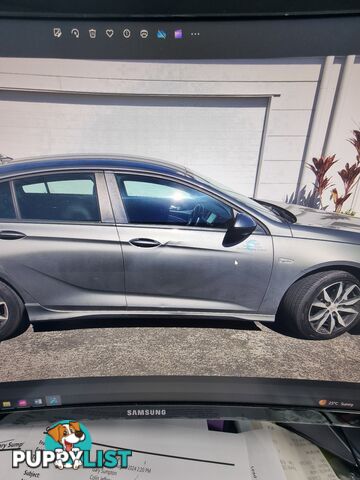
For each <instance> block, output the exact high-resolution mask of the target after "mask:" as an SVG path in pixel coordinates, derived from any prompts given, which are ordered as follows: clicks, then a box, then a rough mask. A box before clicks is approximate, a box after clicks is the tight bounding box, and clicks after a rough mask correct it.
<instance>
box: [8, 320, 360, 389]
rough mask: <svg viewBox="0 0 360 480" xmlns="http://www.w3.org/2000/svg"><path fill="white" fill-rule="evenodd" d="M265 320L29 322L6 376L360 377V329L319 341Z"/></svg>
mask: <svg viewBox="0 0 360 480" xmlns="http://www.w3.org/2000/svg"><path fill="white" fill-rule="evenodd" d="M99 321H101V320H99ZM70 325H71V326H72V324H67V326H66V327H65V328H68V327H69V326H70ZM92 327H93V326H92ZM45 328H46V327H45ZM51 328H53V327H51ZM248 328H251V324H250V325H249V326H248ZM254 328H256V327H254ZM260 328H261V329H255V330H238V329H233V328H176V327H171V328H170V327H169V326H167V327H165V328H164V327H157V328H154V327H146V328H138V327H136V328H131V327H126V328H114V327H107V328H101V329H100V328H84V329H71V330H67V329H64V328H63V327H62V328H61V329H60V328H59V329H58V330H56V331H40V332H34V331H33V329H32V328H29V329H28V330H27V331H26V332H25V333H24V334H23V335H21V336H20V337H17V338H14V339H11V340H8V341H5V342H3V343H1V344H0V355H1V358H2V367H1V381H16V380H30V379H45V378H61V377H79V376H107V375H236V376H246V377H253V376H254V377H256V376H261V377H283V378H285V377H287V378H303V379H318V380H342V381H352V382H360V336H359V335H352V334H345V335H343V336H342V337H339V338H337V339H335V340H330V341H322V342H312V341H304V340H297V339H294V338H289V337H285V336H283V335H281V334H279V333H275V332H272V331H271V330H269V329H267V328H265V327H263V326H261V325H260Z"/></svg>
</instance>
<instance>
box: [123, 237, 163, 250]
mask: <svg viewBox="0 0 360 480" xmlns="http://www.w3.org/2000/svg"><path fill="white" fill-rule="evenodd" d="M129 243H130V244H131V245H134V246H135V247H141V248H154V247H159V246H160V245H161V243H160V242H158V241H157V240H153V239H152V238H133V239H132V240H129Z"/></svg>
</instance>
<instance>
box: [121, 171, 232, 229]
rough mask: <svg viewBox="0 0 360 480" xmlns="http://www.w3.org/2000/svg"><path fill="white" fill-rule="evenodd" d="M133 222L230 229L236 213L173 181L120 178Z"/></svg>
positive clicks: (125, 205)
mask: <svg viewBox="0 0 360 480" xmlns="http://www.w3.org/2000/svg"><path fill="white" fill-rule="evenodd" d="M116 179H117V183H118V186H119V189H120V193H121V197H122V200H123V203H124V207H125V211H126V215H127V218H128V222H129V223H137V224H146V225H188V226H196V227H203V228H209V229H210V228H224V229H226V228H227V227H228V226H229V225H230V224H231V222H232V221H233V210H232V208H231V207H229V206H227V205H225V204H224V203H222V202H220V201H219V200H217V199H215V198H213V197H211V196H210V195H207V194H206V193H203V192H201V191H198V190H196V189H194V188H190V187H188V186H186V185H183V184H181V183H177V182H174V181H171V180H167V179H162V178H155V177H148V176H138V175H121V174H117V175H116Z"/></svg>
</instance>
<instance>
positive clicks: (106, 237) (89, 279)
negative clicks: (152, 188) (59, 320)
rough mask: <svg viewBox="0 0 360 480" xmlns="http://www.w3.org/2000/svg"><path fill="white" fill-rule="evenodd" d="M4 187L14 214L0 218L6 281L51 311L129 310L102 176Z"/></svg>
mask: <svg viewBox="0 0 360 480" xmlns="http://www.w3.org/2000/svg"><path fill="white" fill-rule="evenodd" d="M6 184H7V185H8V186H9V187H8V188H10V189H11V190H12V194H13V200H14V203H15V215H12V214H10V215H7V217H8V218H3V219H0V266H1V270H2V272H1V275H2V276H4V277H5V278H6V279H7V280H8V281H9V283H11V284H13V285H14V286H17V287H18V288H19V290H20V291H21V292H22V293H23V295H24V296H25V298H26V299H27V302H28V303H35V304H41V305H42V306H44V307H48V308H50V309H57V310H71V309H76V310H86V311H88V310H90V311H91V310H97V309H99V308H101V309H102V308H104V307H105V308H110V307H111V308H115V307H121V308H124V307H125V306H126V301H125V291H124V269H123V258H122V252H121V247H120V244H119V239H118V234H117V230H116V226H115V223H114V218H113V215H112V210H111V205H110V201H109V197H108V193H107V188H106V184H105V179H104V174H103V173H101V172H86V171H79V172H76V171H68V172H62V173H45V174H37V175H28V176H24V177H20V178H16V179H14V180H13V181H10V182H6ZM14 216H15V218H14Z"/></svg>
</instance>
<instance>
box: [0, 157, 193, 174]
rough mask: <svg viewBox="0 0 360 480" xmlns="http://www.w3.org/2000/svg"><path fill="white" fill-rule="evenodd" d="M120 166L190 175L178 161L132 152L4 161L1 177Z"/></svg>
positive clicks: (2, 162)
mask: <svg viewBox="0 0 360 480" xmlns="http://www.w3.org/2000/svg"><path fill="white" fill-rule="evenodd" d="M79 168H80V169H86V168H89V169H92V170H93V169H116V168H125V169H127V170H136V171H139V170H140V171H144V172H152V173H164V174H170V175H173V176H190V174H189V172H188V171H187V169H186V168H185V167H183V166H181V165H177V164H175V163H170V162H165V161H162V160H157V159H154V158H143V157H135V156H129V155H100V154H94V155H83V154H73V155H51V156H44V157H29V158H22V159H18V160H12V159H7V158H5V159H3V160H2V161H1V160H0V178H2V177H3V178H4V177H11V176H12V175H21V174H29V173H32V172H33V173H36V172H41V171H52V170H54V171H56V170H63V169H70V170H72V169H79Z"/></svg>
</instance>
